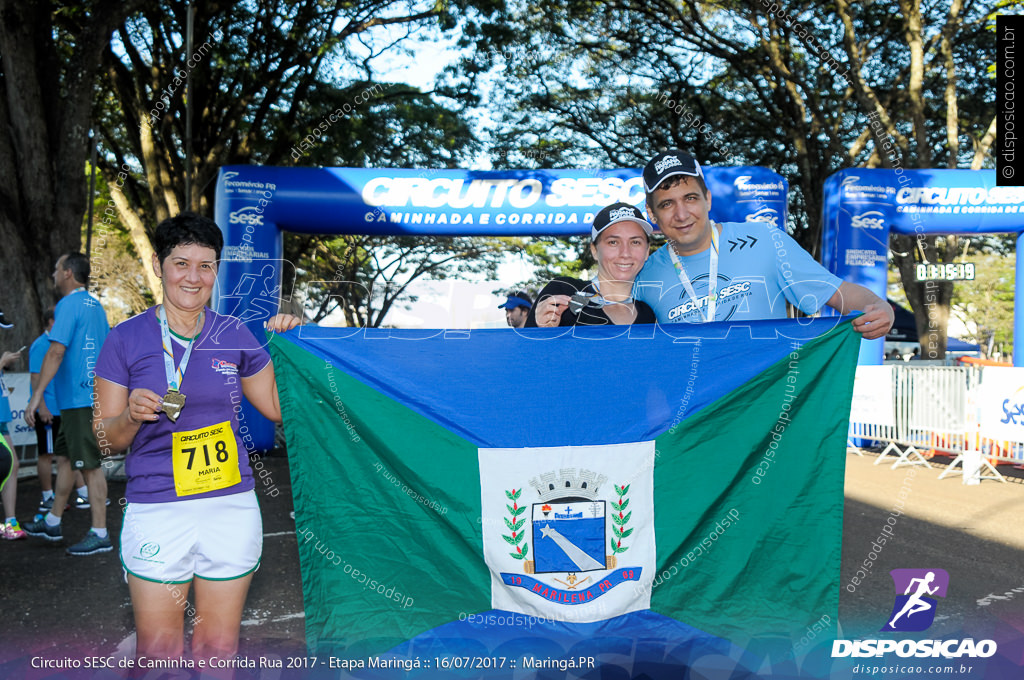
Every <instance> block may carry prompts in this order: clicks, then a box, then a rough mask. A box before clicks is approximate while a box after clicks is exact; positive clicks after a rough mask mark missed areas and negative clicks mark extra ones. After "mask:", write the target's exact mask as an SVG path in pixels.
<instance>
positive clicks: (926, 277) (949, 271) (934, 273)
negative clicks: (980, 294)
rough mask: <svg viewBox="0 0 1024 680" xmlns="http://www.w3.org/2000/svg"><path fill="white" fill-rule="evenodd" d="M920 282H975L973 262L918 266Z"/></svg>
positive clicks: (923, 264)
mask: <svg viewBox="0 0 1024 680" xmlns="http://www.w3.org/2000/svg"><path fill="white" fill-rule="evenodd" d="M917 280H918V281H973V280H974V263H973V262H950V263H948V264H928V263H927V262H925V263H922V264H919V265H917Z"/></svg>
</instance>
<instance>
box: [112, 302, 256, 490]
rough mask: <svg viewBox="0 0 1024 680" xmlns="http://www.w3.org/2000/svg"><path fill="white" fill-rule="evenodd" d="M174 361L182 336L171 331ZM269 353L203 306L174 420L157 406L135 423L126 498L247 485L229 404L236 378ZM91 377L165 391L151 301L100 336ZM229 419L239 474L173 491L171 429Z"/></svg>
mask: <svg viewBox="0 0 1024 680" xmlns="http://www.w3.org/2000/svg"><path fill="white" fill-rule="evenodd" d="M172 344H173V345H174V365H175V367H177V366H178V365H179V364H180V362H181V357H182V355H183V354H184V353H185V345H186V344H187V343H184V342H179V341H178V340H177V339H174V338H173V336H172ZM269 363H270V355H269V354H268V353H267V351H266V349H264V348H263V347H261V346H260V343H258V342H257V341H256V338H255V337H253V334H252V333H251V332H250V331H249V329H248V328H246V327H245V326H244V325H242V323H241V322H240V321H239V320H238V319H236V318H234V317H230V316H223V315H220V314H217V313H216V312H214V311H212V310H210V309H209V308H207V310H206V320H205V322H204V323H203V330H202V332H201V333H200V337H199V339H198V340H197V341H196V343H195V346H194V347H193V348H192V356H191V357H190V358H189V363H188V367H187V368H186V370H185V377H184V378H183V379H182V382H181V388H180V391H181V393H182V394H184V395H185V397H186V401H185V407H184V408H183V409H182V410H181V414H180V415H179V417H178V420H177V422H174V423H172V422H171V420H170V419H169V418H168V417H167V416H166V415H163V414H161V416H160V419H159V420H157V421H154V422H146V423H143V424H142V425H141V426H140V427H139V432H138V434H136V435H135V439H134V441H133V442H132V447H131V453H129V454H128V457H127V458H126V460H125V469H126V471H127V474H128V488H127V491H126V492H125V497H126V498H127V499H128V502H130V503H159V502H163V501H177V500H191V499H195V498H209V497H213V496H226V495H230V494H235V493H241V492H243V491H249V490H250V489H253V488H254V487H255V484H254V482H253V477H252V470H251V469H250V467H249V456H248V455H247V452H246V448H245V446H244V443H243V441H242V437H241V436H240V435H239V423H238V417H237V414H236V410H235V409H236V406H238V405H240V404H241V400H242V383H241V381H240V379H241V378H248V377H251V376H253V375H255V374H257V373H259V372H260V371H261V370H263V369H264V368H266V367H267V365H268V364H269ZM96 377H98V378H103V379H104V380H107V381H109V382H112V383H115V384H117V385H120V386H122V387H125V388H127V389H128V392H129V393H131V391H132V390H134V389H136V388H139V387H142V388H146V389H150V390H153V391H154V392H156V393H157V394H159V395H161V396H163V395H164V394H165V393H166V392H167V377H166V374H165V370H164V359H163V343H162V342H161V339H160V322H159V321H158V320H157V316H156V308H155V307H151V308H150V309H147V310H146V311H145V312H143V313H141V314H138V315H136V316H133V317H132V318H130V319H128V320H127V321H123V322H122V323H120V324H118V325H117V326H116V327H115V328H114V329H113V330H112V331H110V335H108V336H107V339H106V342H104V343H103V348H102V349H101V350H100V356H99V361H98V362H97V364H96ZM225 421H229V422H230V423H231V429H232V430H233V432H234V437H235V443H236V445H237V450H238V465H239V469H240V472H241V481H240V482H239V483H237V484H234V485H232V486H228V487H226V488H223V489H217V490H215V491H208V492H204V493H197V494H192V495H187V496H178V495H177V492H176V491H175V488H174V472H173V467H172V463H171V448H172V432H188V431H191V430H198V429H200V428H204V427H210V426H212V425H216V424H217V423H223V422H225Z"/></svg>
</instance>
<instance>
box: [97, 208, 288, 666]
mask: <svg viewBox="0 0 1024 680" xmlns="http://www.w3.org/2000/svg"><path fill="white" fill-rule="evenodd" d="M153 240H154V246H155V250H156V253H155V254H154V255H153V269H154V271H155V272H156V274H157V276H159V277H160V278H161V279H162V283H163V293H164V299H163V303H162V304H160V305H157V306H156V307H153V308H151V309H148V310H146V311H145V312H143V313H142V314H139V315H137V316H135V317H132V318H131V319H128V320H127V321H125V322H123V323H121V324H119V325H118V326H117V327H116V328H114V329H113V330H112V331H111V333H110V335H109V336H108V337H107V340H106V342H105V343H104V345H103V348H102V350H101V351H100V355H99V359H98V361H97V365H96V383H95V384H96V388H95V389H96V412H95V414H94V428H95V430H96V438H97V440H98V441H99V444H100V448H101V449H103V453H104V454H105V455H109V454H111V453H115V452H118V451H123V450H125V449H127V448H128V447H129V446H130V447H131V452H130V453H129V454H128V457H127V459H126V461H125V467H126V470H127V474H128V488H127V491H126V493H125V497H126V499H127V501H128V505H127V507H126V510H125V520H124V528H123V530H122V532H121V563H122V565H123V566H124V570H125V574H126V580H127V581H128V587H129V590H130V592H131V597H132V608H133V610H134V616H135V626H136V631H137V632H136V656H138V657H142V656H145V657H148V658H171V659H174V658H178V657H180V656H181V655H182V654H183V652H184V617H185V615H186V614H188V615H189V616H190V617H191V618H192V622H193V634H192V655H193V656H194V657H195V658H196V659H210V658H212V657H218V658H230V657H232V656H233V655H234V654H235V653H236V651H237V648H238V631H239V626H240V625H241V618H242V608H243V606H244V604H245V598H246V594H247V593H248V590H249V583H250V581H251V579H252V573H253V572H254V571H255V570H256V568H257V567H258V566H259V560H260V554H261V552H262V545H263V528H262V521H261V518H260V511H259V506H258V504H257V502H256V494H255V491H254V482H253V477H252V471H251V470H250V468H249V459H248V455H247V449H246V446H245V441H244V439H245V438H248V437H250V436H251V435H248V434H247V428H244V427H240V426H239V418H240V417H241V416H240V414H241V405H240V404H241V397H242V396H243V395H244V396H245V398H246V399H248V400H249V403H250V404H252V405H253V406H254V407H255V408H256V409H257V410H258V411H259V412H260V413H261V414H263V415H264V416H266V417H267V418H269V419H270V420H272V421H274V422H281V408H280V405H279V402H278V396H277V382H276V380H275V377H274V366H273V364H272V362H271V361H270V356H269V354H268V353H267V351H266V350H265V349H264V348H263V347H262V346H261V344H260V343H259V342H257V341H256V338H255V337H254V336H253V334H252V333H251V332H250V331H249V330H248V329H247V328H246V327H245V326H244V325H242V323H241V322H240V321H239V320H238V319H235V318H234V317H229V316H222V315H220V314H217V313H216V312H214V311H212V310H211V309H209V308H208V307H207V303H208V302H209V300H210V295H211V293H212V291H213V286H214V282H215V281H216V278H217V261H218V260H219V259H220V252H221V249H222V247H223V243H224V242H223V237H222V236H221V232H220V229H219V228H218V227H217V225H216V224H215V223H214V222H213V221H212V220H210V219H208V218H205V217H201V216H199V215H195V214H193V213H182V214H180V215H178V216H176V217H172V218H170V219H167V220H164V221H163V222H161V223H160V225H159V226H158V227H157V229H156V234H155V236H154V239H153ZM298 322H299V320H298V319H297V318H296V317H294V316H291V315H277V316H274V317H272V318H271V319H269V320H268V321H267V323H266V328H267V329H268V330H271V331H277V332H283V331H287V330H290V329H291V328H293V327H295V326H296V325H297V324H298ZM239 430H241V432H242V434H244V435H245V437H243V436H242V434H240V433H239ZM190 586H191V587H192V588H193V589H194V596H195V607H194V609H193V608H192V607H190V606H189V604H188V600H187V596H188V591H189V587H190Z"/></svg>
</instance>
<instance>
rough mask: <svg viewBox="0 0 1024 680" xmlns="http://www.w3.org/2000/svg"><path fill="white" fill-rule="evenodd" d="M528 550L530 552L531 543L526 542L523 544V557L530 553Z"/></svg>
mask: <svg viewBox="0 0 1024 680" xmlns="http://www.w3.org/2000/svg"><path fill="white" fill-rule="evenodd" d="M528 552H530V544H529V543H524V544H523V557H526V553H528Z"/></svg>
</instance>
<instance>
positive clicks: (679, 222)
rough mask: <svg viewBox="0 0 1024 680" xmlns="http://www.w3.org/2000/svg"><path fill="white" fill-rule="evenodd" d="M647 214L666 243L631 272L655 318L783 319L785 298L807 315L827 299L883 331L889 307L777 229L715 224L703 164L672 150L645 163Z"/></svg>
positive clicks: (865, 329)
mask: <svg viewBox="0 0 1024 680" xmlns="http://www.w3.org/2000/svg"><path fill="white" fill-rule="evenodd" d="M643 179H644V188H645V189H646V191H647V212H648V214H649V215H650V217H651V221H652V222H654V223H655V224H656V225H657V226H658V228H659V229H660V230H661V232H662V233H663V234H665V236H666V237H667V238H668V243H666V244H665V245H664V246H663V247H661V248H659V249H658V250H657V251H656V252H655V253H654V254H653V255H651V257H650V258H649V259H648V260H647V264H646V265H644V268H643V270H642V271H641V272H640V274H639V275H638V276H637V278H636V287H637V288H636V290H637V297H638V298H639V299H640V300H643V301H644V302H646V303H647V304H648V305H650V306H651V307H652V308H654V312H655V314H656V315H657V317H658V321H659V322H660V323H701V322H705V321H744V320H754V319H784V318H786V302H787V301H788V302H790V303H792V304H793V305H794V306H796V307H798V308H799V309H801V310H802V311H804V312H805V313H807V314H813V313H815V312H817V311H818V310H820V309H821V308H822V307H823V306H825V305H828V306H829V307H832V308H833V309H836V310H838V311H839V312H840V313H843V314H845V313H848V312H852V311H862V312H864V313H863V315H861V316H859V317H858V318H857V319H855V320H854V322H853V326H854V330H856V331H857V332H858V333H861V334H863V336H864V338H865V339H867V340H873V339H875V338H881V337H884V336H885V334H886V333H887V332H888V330H889V329H890V328H891V327H892V323H893V310H892V307H891V306H890V305H889V304H888V303H886V302H885V301H884V300H882V299H881V298H879V297H878V296H877V295H875V294H874V293H872V292H871V291H869V290H868V289H867V288H864V287H863V286H859V285H857V284H854V283H850V282H847V281H842V280H840V279H839V278H838V277H836V276H835V275H834V274H832V273H831V272H829V271H828V270H827V269H825V268H824V267H822V266H821V265H820V264H818V263H817V262H816V261H815V260H814V259H813V258H812V257H811V256H810V255H809V254H808V253H807V252H806V251H805V250H804V249H803V248H801V247H800V246H799V245H798V244H797V243H796V241H794V240H793V239H792V238H790V236H789V235H787V234H786V232H785V231H784V230H782V229H778V228H776V227H773V226H771V225H769V224H767V223H764V222H727V223H725V224H715V223H713V222H712V221H711V218H710V216H709V213H710V210H711V192H709V191H708V188H707V185H706V184H705V183H704V172H703V170H701V167H700V164H699V163H698V162H697V160H696V159H694V158H693V157H692V156H690V155H689V154H688V153H686V152H685V151H680V150H678V149H670V150H668V151H665V152H663V153H660V154H658V155H657V156H655V157H654V158H653V159H651V161H650V162H649V163H648V164H647V166H646V167H644V173H643Z"/></svg>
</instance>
